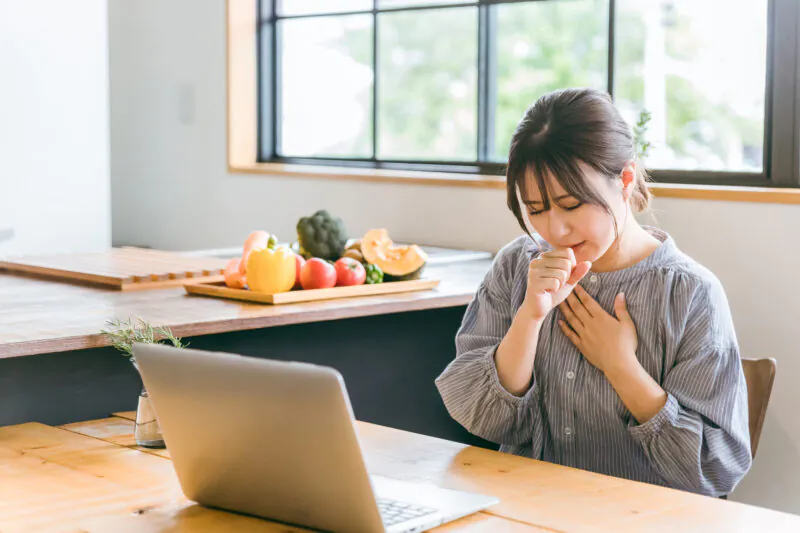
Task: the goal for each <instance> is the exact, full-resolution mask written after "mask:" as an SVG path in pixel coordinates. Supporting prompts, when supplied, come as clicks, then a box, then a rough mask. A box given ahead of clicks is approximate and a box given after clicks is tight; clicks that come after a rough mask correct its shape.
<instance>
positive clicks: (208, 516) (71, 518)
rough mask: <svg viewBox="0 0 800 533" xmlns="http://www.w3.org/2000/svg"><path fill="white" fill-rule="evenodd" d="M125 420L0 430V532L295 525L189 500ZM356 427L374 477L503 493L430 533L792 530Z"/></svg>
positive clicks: (779, 519) (704, 502) (664, 493)
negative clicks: (481, 509)
mask: <svg viewBox="0 0 800 533" xmlns="http://www.w3.org/2000/svg"><path fill="white" fill-rule="evenodd" d="M133 417H134V413H117V414H115V415H114V416H112V417H110V418H106V419H102V420H95V421H90V422H81V423H76V424H69V425H66V426H61V427H51V426H46V425H43V424H37V423H30V424H21V425H17V426H7V427H3V428H0V476H1V477H2V483H0V531H2V532H3V533H16V532H20V531H40V532H47V533H50V532H78V531H81V532H115V533H127V532H137V533H138V532H166V531H170V532H172V531H180V532H212V531H213V532H217V531H237V532H239V531H241V532H245V533H247V532H251V531H254V532H255V531H266V532H293V531H304V530H303V529H302V528H295V527H289V526H286V525H281V524H274V523H270V522H268V521H265V520H260V519H256V518H252V517H246V516H241V515H237V514H232V513H226V512H223V511H217V510H212V509H208V508H205V507H203V506H200V505H197V504H194V503H192V502H189V501H187V500H186V499H185V498H184V497H183V495H182V493H181V490H180V487H179V485H178V481H177V478H176V476H175V473H174V470H173V468H172V464H171V462H170V460H169V452H168V451H167V450H145V449H139V448H136V446H135V444H134V440H133V435H132V433H133V422H132V419H133ZM358 432H359V435H360V437H361V440H362V442H363V443H364V447H365V453H366V457H367V465H368V468H369V470H370V472H372V473H375V474H379V475H384V476H388V477H394V478H398V479H405V480H413V481H417V482H421V483H432V484H435V485H440V486H444V487H449V488H458V489H464V490H471V491H478V492H483V493H487V494H492V495H495V496H497V497H498V498H500V500H501V503H499V504H498V505H496V506H493V507H491V508H489V509H487V510H486V511H485V512H481V513H477V514H475V515H472V516H470V517H467V518H464V519H461V520H459V521H457V522H454V523H451V524H449V525H446V526H443V527H440V528H437V529H436V531H447V532H455V531H458V532H468V533H495V532H497V533H503V532H509V533H516V532H539V533H541V532H554V531H555V532H565V533H566V532H589V531H591V532H600V531H608V532H615V533H624V532H640V531H645V532H661V531H680V532H681V533H691V532H698V533H700V532H702V533H708V532H712V531H714V532H715V531H726V532H729V531H730V532H739V531H741V532H744V531H748V532H751V531H756V532H761V531H769V532H770V533H778V532H784V531H785V532H792V533H796V532H797V531H800V517H798V516H794V515H790V514H785V513H780V512H776V511H770V510H766V509H762V508H758V507H753V506H749V505H744V504H740V503H735V502H731V501H724V500H718V499H714V498H708V497H703V496H697V495H693V494H689V493H685V492H680V491H676V490H671V489H665V488H661V487H656V486H652V485H647V484H642V483H636V482H631V481H626V480H621V479H617V478H612V477H607V476H602V475H598V474H593V473H590V472H585V471H581V470H576V469H572V468H567V467H562V466H557V465H552V464H549V463H544V462H540V461H534V460H530V459H524V458H521V457H516V456H512V455H507V454H502V453H499V452H495V451H491V450H486V449H482V448H475V447H471V446H465V445H462V444H457V443H454V442H450V441H445V440H440V439H435V438H431V437H425V436H422V435H417V434H414V433H408V432H404V431H399V430H395V429H390V428H386V427H382V426H376V425H372V424H366V423H361V422H360V423H358Z"/></svg>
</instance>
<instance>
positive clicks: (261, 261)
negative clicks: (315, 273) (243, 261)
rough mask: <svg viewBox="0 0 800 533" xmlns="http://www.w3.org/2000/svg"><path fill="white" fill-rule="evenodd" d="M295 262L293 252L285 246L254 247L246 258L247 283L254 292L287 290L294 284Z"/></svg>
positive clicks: (271, 292)
mask: <svg viewBox="0 0 800 533" xmlns="http://www.w3.org/2000/svg"><path fill="white" fill-rule="evenodd" d="M295 263H296V260H295V256H294V252H293V251H291V250H290V249H288V248H286V247H285V246H281V247H279V248H277V249H275V250H272V249H269V248H261V249H255V250H253V251H252V252H250V256H249V257H248V258H247V285H248V287H250V290H252V291H256V292H266V293H270V294H275V293H278V292H288V291H290V290H292V287H293V286H294V281H295V276H296V268H297V267H296V264H295Z"/></svg>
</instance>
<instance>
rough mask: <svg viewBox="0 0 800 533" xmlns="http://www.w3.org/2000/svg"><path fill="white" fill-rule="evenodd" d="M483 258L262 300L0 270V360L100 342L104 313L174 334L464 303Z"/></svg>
mask: <svg viewBox="0 0 800 533" xmlns="http://www.w3.org/2000/svg"><path fill="white" fill-rule="evenodd" d="M490 265H491V260H490V259H478V260H471V261H457V262H452V263H440V264H432V265H430V266H428V267H427V268H426V272H425V276H426V277H432V278H439V279H441V284H440V285H439V286H438V287H437V288H436V289H433V290H428V291H419V292H410V293H402V294H391V295H381V296H369V297H360V298H343V299H337V300H327V301H319V302H307V303H300V304H291V305H275V306H273V305H262V304H251V303H247V302H238V301H233V300H222V299H217V298H208V297H202V296H189V295H187V294H186V292H185V291H184V289H183V288H170V289H154V290H146V291H133V292H123V291H115V290H109V289H105V288H98V287H95V286H90V285H81V284H77V283H67V282H62V281H54V280H50V279H45V278H37V277H32V276H28V275H17V274H12V273H9V272H3V271H0V302H2V304H1V306H0V359H2V358H8V357H21V356H27V355H35V354H41V353H54V352H64V351H70V350H80V349H86V348H97V347H101V346H107V345H108V342H107V341H106V340H105V339H104V338H103V337H102V336H101V335H100V334H99V332H100V330H101V329H103V328H104V327H105V321H106V320H107V319H110V318H119V319H123V320H124V319H127V318H129V317H137V316H140V317H142V318H143V319H145V320H147V321H148V322H150V323H151V324H153V325H163V326H168V327H169V328H170V329H172V331H173V333H174V334H175V335H177V336H179V337H188V336H196V335H208V334H214V333H226V332H231V331H242V330H249V329H259V328H267V327H273V326H282V325H289V324H302V323H307V322H320V321H327V320H337V319H343V318H354V317H364V316H374V315H381V314H388V313H398V312H405V311H420V310H426V309H438V308H444V307H455V306H462V305H466V304H467V303H469V301H470V300H471V298H472V296H473V295H474V294H475V290H476V288H477V287H478V284H479V283H480V281H481V280H482V279H483V276H484V275H485V273H486V272H487V270H488V269H489V267H490Z"/></svg>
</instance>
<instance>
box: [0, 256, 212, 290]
mask: <svg viewBox="0 0 800 533" xmlns="http://www.w3.org/2000/svg"><path fill="white" fill-rule="evenodd" d="M226 263H227V260H226V259H221V258H216V257H185V256H182V255H179V254H176V253H173V252H165V251H162V250H151V249H148V248H124V247H123V248H112V249H110V250H107V251H105V252H98V253H85V254H61V255H51V256H38V257H35V256H34V257H21V258H19V259H9V260H6V261H0V270H2V269H5V270H9V271H12V272H26V273H31V274H36V275H39V276H46V277H50V278H57V279H63V280H69V281H80V282H84V283H93V284H99V285H103V286H105V287H109V288H113V289H116V290H122V291H127V290H139V289H162V288H165V287H175V286H180V285H183V284H185V283H189V282H190V283H198V282H201V281H206V282H210V281H221V280H223V279H224V276H223V272H224V269H225V264H226Z"/></svg>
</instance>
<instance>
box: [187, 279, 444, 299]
mask: <svg viewBox="0 0 800 533" xmlns="http://www.w3.org/2000/svg"><path fill="white" fill-rule="evenodd" d="M439 281H440V280H438V279H416V280H411V281H388V282H385V283H376V284H374V285H356V286H353V287H332V288H330V289H308V290H295V291H289V292H281V293H277V294H270V293H265V292H254V291H250V290H247V289H231V288H229V287H226V286H225V282H224V281H223V282H216V283H191V284H187V285H184V286H183V288H184V289H186V292H187V293H189V294H196V295H201V296H213V297H215V298H231V299H234V300H244V301H247V302H256V303H262V304H273V305H279V304H290V303H297V302H313V301H317V300H331V299H334V298H350V297H353V296H374V295H378V294H394V293H398V292H411V291H424V290H429V289H433V288H435V287H436V286H438V285H439Z"/></svg>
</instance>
